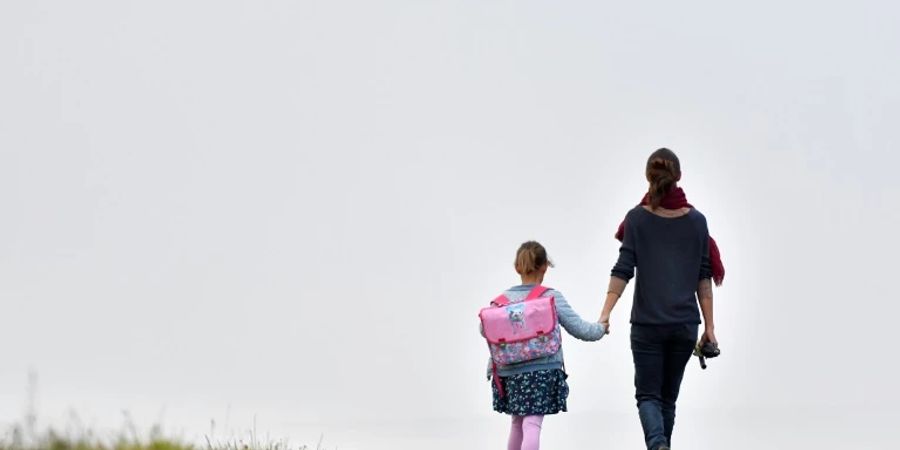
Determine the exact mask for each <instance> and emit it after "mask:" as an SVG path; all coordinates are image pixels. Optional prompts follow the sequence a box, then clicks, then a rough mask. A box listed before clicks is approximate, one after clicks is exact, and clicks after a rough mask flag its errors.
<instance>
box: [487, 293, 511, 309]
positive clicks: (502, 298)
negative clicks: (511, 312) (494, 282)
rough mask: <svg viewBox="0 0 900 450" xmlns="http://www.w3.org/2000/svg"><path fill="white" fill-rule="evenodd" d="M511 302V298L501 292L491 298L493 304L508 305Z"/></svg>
mask: <svg viewBox="0 0 900 450" xmlns="http://www.w3.org/2000/svg"><path fill="white" fill-rule="evenodd" d="M508 304H509V299H508V298H506V295H505V294H500V295H498V296H497V298H495V299H493V300H491V306H506V305H508Z"/></svg>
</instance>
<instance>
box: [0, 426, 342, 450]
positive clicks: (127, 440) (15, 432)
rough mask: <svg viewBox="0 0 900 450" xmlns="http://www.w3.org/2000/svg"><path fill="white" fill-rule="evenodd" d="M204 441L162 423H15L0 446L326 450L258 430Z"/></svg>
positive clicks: (23, 449) (7, 449)
mask: <svg viewBox="0 0 900 450" xmlns="http://www.w3.org/2000/svg"><path fill="white" fill-rule="evenodd" d="M205 441H206V442H205V444H204V445H195V444H191V443H189V442H187V441H185V440H183V439H179V438H172V437H166V436H164V435H163V433H162V430H161V429H160V427H153V428H152V429H151V431H150V433H149V435H148V436H147V437H143V438H142V437H140V436H139V435H138V433H136V432H135V427H133V426H130V425H129V426H126V431H121V432H119V433H116V434H114V435H112V437H103V436H99V435H97V434H96V433H94V432H92V431H86V430H81V431H78V432H74V433H73V432H65V433H63V432H59V431H57V430H55V429H53V428H48V429H46V430H44V431H40V432H33V431H30V430H29V427H23V426H20V425H15V426H13V427H12V428H11V429H10V430H9V431H7V432H6V433H5V434H4V435H3V436H2V437H0V450H325V448H324V447H322V443H321V440H320V442H319V444H318V445H316V446H315V447H309V446H306V445H301V446H291V445H290V444H288V442H287V441H273V440H269V441H260V440H258V439H257V438H256V435H255V433H254V432H251V433H250V439H249V440H248V441H244V440H241V439H231V440H213V439H211V438H210V437H209V436H206V439H205Z"/></svg>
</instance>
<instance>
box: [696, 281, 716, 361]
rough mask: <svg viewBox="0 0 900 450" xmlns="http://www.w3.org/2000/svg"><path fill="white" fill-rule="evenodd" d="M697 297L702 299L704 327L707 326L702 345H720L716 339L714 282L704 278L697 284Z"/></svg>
mask: <svg viewBox="0 0 900 450" xmlns="http://www.w3.org/2000/svg"><path fill="white" fill-rule="evenodd" d="M697 297H698V298H699V299H700V311H702V312H703V325H704V326H705V327H704V328H705V331H704V332H703V337H701V338H700V344H701V345H702V344H703V343H704V342H712V343H714V344H716V345H718V344H719V341H718V340H717V339H716V322H715V320H713V290H712V281H711V280H710V279H709V278H704V279H702V280H700V283H698V284H697Z"/></svg>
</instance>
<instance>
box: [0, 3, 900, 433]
mask: <svg viewBox="0 0 900 450" xmlns="http://www.w3.org/2000/svg"><path fill="white" fill-rule="evenodd" d="M898 12H900V11H898V9H897V7H896V6H895V5H893V4H891V3H889V2H865V1H863V2H853V3H852V4H850V3H839V2H831V3H830V4H822V3H821V2H812V1H798V2H790V3H785V2H769V1H763V2H753V3H747V4H742V5H734V4H728V5H726V4H723V3H722V2H688V3H684V2H681V3H673V2H652V3H641V4H628V3H614V4H613V3H608V4H603V3H598V2H568V3H559V2H537V1H517V2H512V1H487V2H485V1H477V2H476V1H465V0H463V1H460V0H457V1H452V2H450V1H446V2H440V1H434V2H431V1H406V2H404V1H383V2H371V1H334V2H332V1H329V2H324V1H299V2H297V1H294V2H288V1H257V2H213V1H188V2H184V1H180V2H174V1H172V2H169V1H160V2H149V3H148V2H137V1H105V2H104V1H85V2H64V1H15V0H13V1H8V2H4V3H3V5H2V6H0V208H2V210H3V211H4V216H3V220H2V221H0V343H2V344H0V348H2V349H3V355H4V357H3V364H2V365H0V422H3V423H8V422H10V421H12V420H14V419H15V418H16V417H18V416H19V415H20V414H21V412H22V407H23V405H24V402H25V400H24V399H25V389H24V385H25V379H26V376H25V374H26V373H27V370H28V368H29V367H33V368H35V369H36V370H37V371H38V373H39V375H40V393H39V394H40V397H39V398H40V406H41V412H42V413H43V414H45V415H46V417H47V420H61V419H59V418H61V417H63V414H64V412H65V411H66V409H67V408H69V407H74V408H75V409H77V410H78V411H79V413H80V414H83V415H84V416H85V417H88V418H93V419H91V420H95V421H96V423H99V424H107V423H116V420H118V417H119V416H118V414H119V411H120V410H121V409H128V410H130V411H132V412H133V414H134V415H135V416H136V417H137V418H138V420H139V421H141V422H152V421H155V420H157V417H158V415H159V414H160V411H162V410H163V409H164V410H165V412H164V413H163V416H164V417H165V420H166V422H167V423H170V424H171V425H173V426H175V427H182V428H184V429H185V430H187V432H189V433H193V432H197V431H198V430H199V431H203V430H204V429H205V427H207V424H208V421H209V419H210V418H213V417H215V418H216V419H217V420H218V421H219V422H220V423H221V422H222V421H223V420H225V418H226V416H229V419H228V420H229V421H230V423H231V425H232V426H236V427H244V426H248V425H249V423H250V422H251V421H252V415H253V414H257V415H259V417H260V418H261V420H264V421H265V422H266V424H267V425H269V426H271V427H272V428H273V429H281V428H284V429H290V427H291V426H294V425H297V424H302V425H303V426H304V427H307V428H315V427H321V428H323V429H325V428H329V429H330V428H337V427H339V424H341V423H344V421H352V423H355V424H362V425H359V426H364V425H365V424H371V423H372V422H373V421H375V420H386V419H388V418H389V419H390V420H393V421H396V422H397V423H403V421H406V420H414V419H416V420H421V419H440V418H453V419H460V420H469V419H477V418H481V417H484V418H488V417H492V414H491V412H490V401H489V388H488V385H487V384H486V383H485V382H484V381H483V378H482V369H483V365H484V363H485V360H486V357H487V352H486V349H485V346H484V343H483V342H482V341H481V339H480V337H479V336H478V335H477V333H476V332H475V329H476V328H475V327H476V312H477V310H478V308H480V307H481V306H483V305H484V304H485V303H486V302H487V301H488V300H489V299H490V298H492V297H493V296H494V295H495V294H496V293H497V292H498V291H499V290H500V289H503V288H505V287H507V286H508V285H511V284H513V283H515V282H516V281H517V279H516V276H515V273H514V272H513V270H512V267H511V265H512V259H513V256H514V251H515V248H516V246H517V245H518V244H519V243H520V242H521V241H523V240H526V239H538V240H540V241H541V242H543V243H544V244H545V245H546V246H547V248H548V250H549V252H550V255H551V257H552V258H553V259H554V261H555V262H556V263H557V268H556V269H553V270H552V271H551V274H550V277H549V279H548V280H547V284H550V285H552V286H554V287H556V288H558V289H560V290H561V291H563V292H564V293H565V294H566V296H567V297H568V298H569V299H570V302H571V303H572V304H573V306H574V307H575V308H576V310H577V311H579V312H580V313H581V314H582V315H584V316H587V317H594V316H595V315H597V314H599V310H600V306H601V301H602V298H603V295H604V293H605V290H606V282H607V279H608V273H609V268H610V267H611V265H612V264H613V262H614V260H615V258H616V255H617V242H616V241H614V240H613V239H612V234H613V232H614V230H615V227H616V226H617V225H618V223H619V221H620V220H621V219H622V217H623V216H624V214H625V212H626V211H627V209H628V208H630V207H631V206H632V205H633V204H634V203H636V202H637V200H638V199H639V198H640V195H641V194H642V191H643V190H644V189H645V186H644V181H643V178H642V167H643V163H644V161H645V158H646V156H647V155H648V154H649V152H650V151H652V150H654V149H655V148H657V147H660V146H667V147H670V148H672V149H674V150H675V151H676V152H678V154H679V155H680V157H681V159H682V164H683V167H684V179H683V183H682V186H683V187H684V188H685V189H686V191H687V193H688V196H689V198H690V200H691V201H692V202H693V203H694V204H695V205H696V206H697V207H698V208H699V209H700V210H701V211H703V212H704V213H705V214H706V215H707V217H708V219H709V224H710V227H711V231H712V233H713V235H714V236H715V237H716V238H717V240H718V241H719V243H720V246H721V248H722V251H723V258H724V261H725V264H726V268H727V270H728V274H727V277H726V284H725V286H724V287H723V288H721V289H718V290H717V291H716V296H717V316H718V324H717V325H718V329H717V335H718V337H719V339H720V340H721V341H722V345H723V349H724V352H725V355H726V356H725V357H723V358H722V359H720V360H716V361H715V362H714V363H713V364H711V366H712V368H711V370H710V371H708V372H707V373H700V372H699V370H697V368H696V367H694V366H693V362H692V366H691V367H690V369H689V373H688V376H687V378H686V381H685V387H684V394H683V395H684V397H683V398H684V402H683V403H684V405H685V407H690V408H698V409H705V410H711V411H714V412H715V411H755V410H759V409H764V408H777V409H780V410H783V411H790V410H792V409H793V408H798V407H802V408H808V409H828V408H842V409H853V410H855V409H854V408H857V409H859V410H860V411H862V410H869V411H871V410H873V409H874V410H880V408H882V407H884V408H886V405H890V404H893V403H895V402H896V401H898V400H900V396H898V394H897V392H896V390H891V389H886V388H885V387H884V386H885V384H886V383H887V382H888V381H889V380H891V381H892V380H895V379H896V378H897V376H898V373H897V372H898V370H897V363H896V362H895V361H892V360H890V358H887V357H886V355H885V352H889V349H888V348H887V347H886V346H887V345H889V343H891V342H894V341H895V340H896V339H895V337H894V336H893V322H894V318H895V316H896V314H897V312H898V311H900V308H898V307H897V305H896V304H895V300H896V294H895V291H896V289H895V287H894V283H893V281H894V271H895V269H896V262H895V256H894V255H896V253H897V251H898V250H900V249H898V242H900V241H898V239H897V238H896V235H895V232H896V231H895V230H896V229H897V228H898V226H900V214H898V209H897V208H896V207H895V206H893V205H894V201H895V199H896V198H897V197H898V195H900V182H898V181H897V176H896V173H897V167H898V164H900V157H898V156H897V155H898V153H897V151H898V144H900V131H898V130H900V129H898V127H897V124H898V123H900V85H898V84H897V82H896V80H898V79H900V62H898V61H900V59H898V58H897V55H898V54H900V52H898V50H900V48H898V47H900V45H898V43H900V32H898V29H897V27H896V26H895V22H896V17H897V13H898ZM627 292H628V293H627V294H626V297H628V296H629V295H630V292H631V289H630V288H629V290H628V291H627ZM629 307H630V301H623V302H622V304H621V305H620V307H619V308H618V309H617V310H616V311H615V315H614V318H613V324H612V327H613V334H612V335H611V336H609V337H608V338H606V339H604V340H603V341H601V342H600V343H598V344H585V343H581V342H576V341H575V340H574V339H568V340H567V341H566V344H565V346H566V356H567V367H568V369H569V371H570V372H571V373H572V378H571V380H570V382H571V385H572V392H573V393H572V398H571V401H570V402H571V404H570V407H571V409H572V410H573V411H581V412H585V413H597V414H600V413H617V414H618V413H621V414H631V413H633V411H632V409H633V404H632V403H633V401H632V398H631V395H632V393H631V391H630V390H631V377H632V367H631V359H630V358H631V357H630V353H629V350H628V339H627V335H628V334H627V331H628V328H627V318H628V310H629ZM781 347H788V348H790V351H788V352H787V353H780V352H779V351H778V348H781ZM710 393H712V395H710ZM885 411H886V409H885ZM893 414H894V415H896V413H893ZM629 417H630V416H629ZM895 417H896V416H895ZM632 419H633V421H634V422H635V423H636V417H632ZM485 420H488V419H485ZM490 420H495V418H494V419H490ZM554 420H557V421H559V422H560V423H564V421H565V420H566V417H562V418H559V419H554ZM631 425H634V424H633V423H632V424H631ZM602 431H603V430H602V429H599V430H598V431H597V432H598V433H602ZM491 433H492V435H499V434H502V431H500V429H499V428H497V429H494V430H493V431H491ZM300 438H301V439H302V438H303V437H302V436H301V437H300ZM470 438H471V439H472V442H482V441H479V440H478V439H477V436H475V435H472V436H470ZM342 448H344V447H342ZM410 448H413V447H410Z"/></svg>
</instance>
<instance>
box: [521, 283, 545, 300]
mask: <svg viewBox="0 0 900 450" xmlns="http://www.w3.org/2000/svg"><path fill="white" fill-rule="evenodd" d="M549 290H550V288H548V287H546V286H541V285H537V286H535V287H534V288H533V289H532V290H531V292H529V293H528V297H525V301H528V300H534V299H536V298H541V296H542V295H544V294H546V293H547V291H549Z"/></svg>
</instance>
